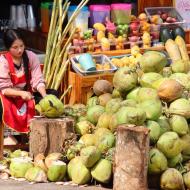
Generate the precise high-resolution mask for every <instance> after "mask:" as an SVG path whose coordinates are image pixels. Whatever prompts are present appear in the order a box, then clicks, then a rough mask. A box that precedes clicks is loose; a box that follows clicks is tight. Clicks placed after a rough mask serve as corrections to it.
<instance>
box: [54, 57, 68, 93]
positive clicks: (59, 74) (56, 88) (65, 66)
mask: <svg viewBox="0 0 190 190" xmlns="http://www.w3.org/2000/svg"><path fill="white" fill-rule="evenodd" d="M68 64H69V60H67V61H66V62H65V64H63V65H62V67H61V69H60V71H59V73H58V75H57V78H56V81H55V85H54V88H53V89H55V90H58V88H59V86H60V84H61V82H62V80H63V76H64V73H65V72H66V70H67V66H68Z"/></svg>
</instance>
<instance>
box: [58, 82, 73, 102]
mask: <svg viewBox="0 0 190 190" xmlns="http://www.w3.org/2000/svg"><path fill="white" fill-rule="evenodd" d="M72 88H73V86H72V85H69V86H68V88H67V89H66V90H65V92H64V93H63V94H62V96H61V98H60V100H61V101H62V100H63V98H64V97H65V96H66V95H67V93H68V92H69V91H70V90H71V89H72Z"/></svg>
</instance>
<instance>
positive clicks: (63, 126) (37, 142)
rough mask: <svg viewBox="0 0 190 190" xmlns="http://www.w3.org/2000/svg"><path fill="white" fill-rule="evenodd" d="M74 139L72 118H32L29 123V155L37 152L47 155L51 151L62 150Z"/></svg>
mask: <svg viewBox="0 0 190 190" xmlns="http://www.w3.org/2000/svg"><path fill="white" fill-rule="evenodd" d="M75 141H76V134H75V133H74V120H73V119H71V118H67V117H65V118H54V119H49V118H34V119H32V120H31V124H30V137H29V149H30V156H32V157H35V156H36V155H37V154H39V153H43V154H44V155H45V156H47V155H48V154H49V153H52V152H63V151H64V148H65V146H67V145H68V144H69V143H72V142H75Z"/></svg>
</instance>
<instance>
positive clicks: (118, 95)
mask: <svg viewBox="0 0 190 190" xmlns="http://www.w3.org/2000/svg"><path fill="white" fill-rule="evenodd" d="M112 98H122V97H121V94H120V92H119V90H117V89H115V88H114V89H113V92H112Z"/></svg>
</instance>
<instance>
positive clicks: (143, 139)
mask: <svg viewBox="0 0 190 190" xmlns="http://www.w3.org/2000/svg"><path fill="white" fill-rule="evenodd" d="M148 152H149V130H148V129H147V128H144V127H136V126H135V127H134V126H132V125H120V126H118V128H117V141H116V150H115V159H114V181H113V190H137V189H138V190H147V189H148V185H147V168H148Z"/></svg>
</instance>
